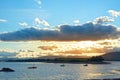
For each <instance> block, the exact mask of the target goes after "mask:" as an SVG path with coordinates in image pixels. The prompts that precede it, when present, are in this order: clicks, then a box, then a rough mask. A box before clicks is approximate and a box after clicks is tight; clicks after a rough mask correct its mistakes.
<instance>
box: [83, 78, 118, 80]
mask: <svg viewBox="0 0 120 80" xmlns="http://www.w3.org/2000/svg"><path fill="white" fill-rule="evenodd" d="M84 80H120V78H106V79H84Z"/></svg>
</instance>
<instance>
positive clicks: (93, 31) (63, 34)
mask: <svg viewBox="0 0 120 80" xmlns="http://www.w3.org/2000/svg"><path fill="white" fill-rule="evenodd" d="M119 34H120V32H119V31H118V30H117V28H116V27H115V26H112V25H107V24H93V23H92V22H89V23H86V24H83V25H79V26H71V25H61V26H60V27H59V28H58V30H49V29H48V30H44V29H36V28H26V29H23V30H19V31H15V32H9V33H4V34H0V40H2V41H27V40H46V41H82V40H102V39H113V38H117V37H119Z"/></svg>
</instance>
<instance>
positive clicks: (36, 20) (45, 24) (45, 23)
mask: <svg viewBox="0 0 120 80" xmlns="http://www.w3.org/2000/svg"><path fill="white" fill-rule="evenodd" d="M34 21H35V24H37V25H43V26H47V27H48V26H50V25H49V23H48V22H47V21H46V20H42V19H40V18H38V17H37V18H35V20H34Z"/></svg>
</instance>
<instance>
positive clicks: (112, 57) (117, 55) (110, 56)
mask: <svg viewBox="0 0 120 80" xmlns="http://www.w3.org/2000/svg"><path fill="white" fill-rule="evenodd" d="M102 57H103V58H104V60H107V61H120V52H110V53H106V54H104V55H103V56H102Z"/></svg>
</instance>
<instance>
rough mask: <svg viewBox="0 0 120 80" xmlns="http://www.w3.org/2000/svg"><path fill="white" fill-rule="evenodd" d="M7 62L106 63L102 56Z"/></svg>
mask: <svg viewBox="0 0 120 80" xmlns="http://www.w3.org/2000/svg"><path fill="white" fill-rule="evenodd" d="M7 62H47V63H93V64H94V63H96V64H97V63H100V64H102V63H106V62H104V59H103V57H102V56H94V57H91V58H55V59H40V58H34V59H16V60H7Z"/></svg>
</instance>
